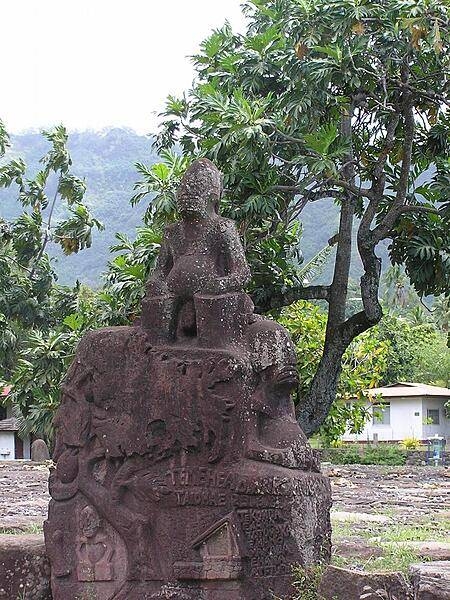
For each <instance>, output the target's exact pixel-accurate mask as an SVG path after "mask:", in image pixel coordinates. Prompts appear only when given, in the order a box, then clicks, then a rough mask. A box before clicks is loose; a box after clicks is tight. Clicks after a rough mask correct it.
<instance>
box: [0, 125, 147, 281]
mask: <svg viewBox="0 0 450 600" xmlns="http://www.w3.org/2000/svg"><path fill="white" fill-rule="evenodd" d="M11 142H12V152H11V153H9V155H8V156H11V154H14V155H16V154H17V155H18V156H22V157H23V158H24V159H25V161H26V163H27V164H28V165H29V167H30V169H31V170H32V173H33V174H34V172H35V171H36V170H37V169H38V164H39V163H38V161H39V159H40V158H41V157H42V156H43V155H44V154H45V153H46V152H47V151H48V146H49V144H48V142H47V141H46V140H45V138H43V136H42V135H40V133H26V134H22V135H14V136H12V139H11ZM68 147H69V151H70V153H71V155H72V159H73V172H74V173H75V174H76V175H78V176H80V177H84V178H85V180H86V184H87V194H86V204H87V205H88V206H89V208H90V209H92V212H93V214H94V215H95V217H96V218H98V219H99V220H100V221H102V222H103V224H104V226H105V229H104V231H101V232H95V233H94V241H93V244H92V247H91V248H89V249H87V250H86V251H85V252H81V253H80V254H73V255H71V256H63V255H62V253H61V252H60V251H58V249H57V248H56V247H55V246H53V247H49V251H50V253H51V254H52V255H54V256H55V257H56V259H57V261H58V264H57V271H58V274H59V278H60V282H61V283H64V284H70V283H72V282H74V281H75V280H76V279H79V280H80V281H82V282H83V283H88V284H90V285H93V286H95V285H97V284H98V282H99V277H100V274H101V273H102V271H103V270H104V268H105V266H106V263H107V261H108V254H109V247H110V246H111V245H112V244H113V243H114V235H115V233H116V232H117V231H122V232H124V233H126V234H127V235H130V236H134V230H135V228H136V226H137V225H138V224H139V223H140V221H141V215H142V212H143V211H144V209H145V206H144V205H141V206H136V207H132V206H131V205H130V203H129V200H130V198H131V196H132V190H133V184H134V183H135V181H136V180H137V179H138V176H137V172H136V169H135V167H134V163H135V162H136V161H141V162H146V163H151V162H154V161H155V160H156V159H157V156H156V155H155V154H154V153H153V152H152V149H151V139H150V138H149V137H146V136H139V135H137V134H136V133H134V132H132V131H130V130H126V129H110V130H107V131H104V132H92V131H86V132H83V133H72V134H70V136H69V143H68ZM19 209H20V207H19V205H18V204H17V193H16V190H15V189H13V188H10V189H1V190H0V215H1V216H4V217H6V218H10V217H11V216H13V215H14V214H15V212H18V211H19Z"/></svg>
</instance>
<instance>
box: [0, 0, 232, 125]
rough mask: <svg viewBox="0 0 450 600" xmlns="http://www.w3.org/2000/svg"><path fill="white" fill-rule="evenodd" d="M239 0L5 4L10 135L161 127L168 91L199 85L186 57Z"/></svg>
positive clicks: (0, 91) (1, 90)
mask: <svg viewBox="0 0 450 600" xmlns="http://www.w3.org/2000/svg"><path fill="white" fill-rule="evenodd" d="M240 3H241V0H1V2H0V22H1V34H0V56H1V73H0V77H1V79H0V81H1V83H0V119H2V120H3V121H4V122H5V124H6V127H7V129H8V130H9V131H11V132H17V131H21V130H25V129H29V128H32V129H36V128H42V127H46V126H50V125H55V124H57V123H60V122H62V123H64V124H65V125H66V126H67V127H68V128H69V129H72V130H73V129H78V130H82V129H91V128H92V129H101V128H103V127H108V126H127V127H132V128H133V129H136V130H137V131H139V132H141V133H147V132H149V131H151V130H152V128H154V125H155V116H154V114H152V113H155V112H159V111H160V110H161V108H162V107H163V103H164V98H165V97H166V96H167V94H169V93H175V94H177V93H181V92H182V91H183V90H184V89H186V88H187V87H188V86H189V85H190V83H191V81H192V74H193V71H192V67H191V64H190V61H189V58H188V55H191V54H193V53H195V52H196V50H197V49H198V46H199V44H200V42H201V41H202V40H203V39H204V38H205V37H206V36H207V35H208V34H209V32H210V31H211V29H212V28H216V27H220V26H221V25H222V24H223V23H224V21H225V19H228V20H229V21H230V22H231V24H232V25H233V27H235V28H236V29H239V30H242V29H243V17H242V15H241V10H240Z"/></svg>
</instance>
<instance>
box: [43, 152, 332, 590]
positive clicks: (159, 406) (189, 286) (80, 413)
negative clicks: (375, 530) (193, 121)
mask: <svg viewBox="0 0 450 600" xmlns="http://www.w3.org/2000/svg"><path fill="white" fill-rule="evenodd" d="M221 187H222V185H221V175H220V173H219V171H218V170H217V169H216V167H215V166H214V165H213V164H212V163H211V162H210V161H208V160H206V159H200V160H198V161H196V162H195V163H194V164H193V165H192V166H191V168H190V169H189V170H188V171H187V173H186V175H185V176H184V178H183V180H182V182H181V185H180V188H179V191H178V210H179V215H180V221H178V222H177V223H175V224H173V225H170V226H168V227H167V229H166V232H165V237H164V241H163V244H162V247H161V251H160V255H159V259H158V261H157V265H156V268H155V271H154V273H153V275H152V276H151V277H150V279H149V281H148V283H147V293H146V296H145V299H144V301H143V309H142V318H141V320H140V322H139V324H137V325H135V326H133V327H112V328H108V329H101V330H99V331H95V332H92V333H89V334H88V335H86V336H85V337H84V339H83V340H82V341H81V343H80V345H79V347H78V351H77V354H76V358H75V360H74V362H73V364H72V366H71V367H70V370H69V372H68V374H67V377H66V379H65V383H64V386H63V389H62V402H61V406H60V408H59V410H58V413H57V415H56V418H55V426H56V428H57V438H56V447H55V452H54V461H55V463H56V468H55V469H54V470H53V471H52V473H51V475H50V482H49V486H50V492H51V496H52V500H51V503H50V507H49V516H48V520H47V521H46V523H45V538H46V544H47V549H48V554H49V556H50V561H51V566H52V590H53V598H54V600H75V599H77V600H88V599H97V600H150V599H153V600H157V599H158V600H163V599H172V600H269V599H272V598H273V597H274V595H275V596H276V597H278V598H283V599H288V598H290V597H291V595H292V588H291V580H292V577H291V569H292V566H293V565H297V564H298V565H308V564H311V563H313V562H315V561H319V560H321V559H324V560H327V558H328V557H329V552H330V523H329V508H330V489H329V484H328V481H327V480H326V478H325V477H324V476H323V475H321V474H320V472H319V469H318V465H317V463H316V460H315V458H314V456H313V453H312V451H311V449H310V447H309V445H308V443H307V440H306V438H305V436H304V434H303V433H302V431H301V429H300V428H299V426H298V424H297V422H296V420H295V415H294V407H293V402H292V399H291V393H292V391H293V389H294V388H295V386H296V384H297V375H296V368H295V352H294V348H293V345H292V343H291V340H290V339H289V336H288V334H287V332H286V331H285V330H284V329H283V328H282V327H280V326H279V325H278V324H276V323H275V322H273V321H271V320H268V319H264V318H262V317H260V316H258V315H255V314H254V312H253V304H252V302H251V300H250V298H249V297H248V296H247V295H246V294H245V293H244V291H243V289H244V286H245V284H246V283H247V281H248V279H249V276H250V272H249V268H248V265H247V262H246V260H245V256H244V252H243V248H242V245H241V243H240V240H239V235H238V233H237V230H236V228H235V225H234V223H233V222H232V221H230V220H228V219H225V218H223V217H221V216H220V215H219V214H218V204H219V200H220V195H221Z"/></svg>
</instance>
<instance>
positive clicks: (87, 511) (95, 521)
mask: <svg viewBox="0 0 450 600" xmlns="http://www.w3.org/2000/svg"><path fill="white" fill-rule="evenodd" d="M100 527H101V520H100V517H99V516H98V514H97V512H96V511H95V510H94V509H93V508H92V507H91V506H85V507H84V508H83V510H82V511H81V513H80V529H81V531H82V533H83V535H84V536H85V537H87V538H93V537H94V536H95V535H96V534H97V532H98V531H99V529H100Z"/></svg>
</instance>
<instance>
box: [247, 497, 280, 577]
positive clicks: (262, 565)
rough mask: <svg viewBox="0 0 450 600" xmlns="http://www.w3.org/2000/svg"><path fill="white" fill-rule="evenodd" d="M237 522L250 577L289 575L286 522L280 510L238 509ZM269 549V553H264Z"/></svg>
mask: <svg viewBox="0 0 450 600" xmlns="http://www.w3.org/2000/svg"><path fill="white" fill-rule="evenodd" d="M237 514H238V517H239V521H240V524H241V527H242V531H243V532H244V536H245V539H246V545H247V548H248V553H249V557H250V575H252V576H254V577H273V576H276V575H289V574H290V566H289V562H288V560H287V557H288V556H289V554H290V552H291V548H290V538H291V533H290V530H289V522H288V519H287V518H286V517H285V516H284V515H283V512H282V511H281V510H274V509H264V510H260V509H249V508H248V509H239V510H238V511H237ZM267 548H270V552H267Z"/></svg>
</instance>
